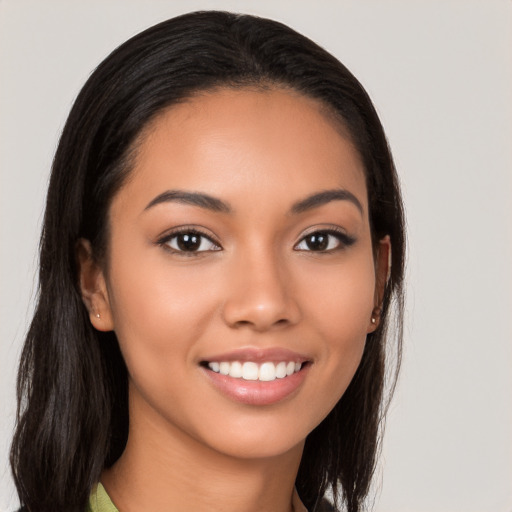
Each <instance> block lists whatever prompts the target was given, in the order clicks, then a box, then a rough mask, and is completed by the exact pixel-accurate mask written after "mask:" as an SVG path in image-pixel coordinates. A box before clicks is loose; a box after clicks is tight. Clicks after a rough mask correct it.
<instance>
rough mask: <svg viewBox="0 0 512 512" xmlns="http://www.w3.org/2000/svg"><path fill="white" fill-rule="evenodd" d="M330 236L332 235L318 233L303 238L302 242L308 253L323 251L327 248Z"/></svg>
mask: <svg viewBox="0 0 512 512" xmlns="http://www.w3.org/2000/svg"><path fill="white" fill-rule="evenodd" d="M330 236H332V235H329V234H328V233H322V232H318V233H313V234H312V235H309V236H307V237H306V238H304V241H305V242H306V245H307V247H308V249H309V250H310V251H325V250H326V249H327V248H328V247H329V237H330Z"/></svg>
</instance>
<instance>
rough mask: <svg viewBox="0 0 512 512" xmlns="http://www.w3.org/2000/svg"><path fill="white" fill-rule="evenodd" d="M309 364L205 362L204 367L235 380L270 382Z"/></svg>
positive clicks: (283, 377) (288, 362) (285, 362)
mask: <svg viewBox="0 0 512 512" xmlns="http://www.w3.org/2000/svg"><path fill="white" fill-rule="evenodd" d="M306 364H307V363H297V362H295V361H280V362H277V363H275V362H273V361H264V362H262V363H256V362H253V361H244V362H241V361H203V362H202V363H201V365H202V366H204V367H205V368H207V369H208V370H211V371H212V372H215V373H219V374H220V375H226V376H228V377H232V378H234V379H240V380H245V381H259V382H270V381H273V380H276V379H285V378H286V377H290V376H291V375H294V374H295V373H298V372H300V371H301V369H302V368H303V367H304V366H305V365H306Z"/></svg>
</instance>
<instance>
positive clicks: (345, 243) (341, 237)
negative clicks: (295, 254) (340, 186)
mask: <svg viewBox="0 0 512 512" xmlns="http://www.w3.org/2000/svg"><path fill="white" fill-rule="evenodd" d="M180 235H190V236H191V237H194V236H195V237H198V238H199V239H200V241H199V248H200V247H201V245H203V243H204V240H207V241H208V242H209V243H210V244H212V245H213V246H215V248H214V249H206V250H202V251H198V250H189V251H187V250H182V249H179V248H175V247H171V246H170V242H171V241H172V240H173V239H175V238H177V237H179V236H180ZM314 235H316V236H317V237H318V236H320V235H323V236H328V237H334V238H335V239H337V242H338V245H337V247H334V248H332V247H331V248H327V249H322V250H317V251H315V250H313V249H297V247H298V246H300V245H301V244H306V245H307V242H306V239H308V237H312V236H314ZM355 242H356V239H355V238H353V237H351V236H349V235H347V234H346V233H345V232H344V231H342V230H341V229H336V228H328V229H317V230H315V231H312V232H311V233H308V234H307V235H305V236H303V237H302V238H301V240H300V241H299V243H297V244H296V245H295V246H294V250H296V251H304V252H312V253H319V254H329V253H332V252H336V251H340V250H343V249H345V248H347V247H350V246H351V245H353V244H354V243H355ZM327 243H328V246H329V245H330V241H329V240H328V241H327ZM157 244H158V245H160V246H162V247H164V248H165V249H166V250H168V251H170V252H172V253H174V254H179V255H183V256H197V255H198V254H201V253H204V252H216V251H220V250H222V247H221V246H220V245H219V244H218V243H217V242H215V240H213V239H212V237H211V236H209V235H207V234H206V233H203V232H202V231H200V230H198V229H197V228H189V227H186V226H184V227H182V228H178V229H176V230H173V231H172V232H170V233H167V234H166V235H164V236H163V237H161V238H160V239H159V240H157Z"/></svg>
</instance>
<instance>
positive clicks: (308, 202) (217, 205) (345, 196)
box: [144, 188, 363, 215]
mask: <svg viewBox="0 0 512 512" xmlns="http://www.w3.org/2000/svg"><path fill="white" fill-rule="evenodd" d="M332 201H349V202H351V203H352V204H354V205H355V206H356V207H357V209H358V210H359V211H360V212H361V214H362V213H363V206H362V205H361V202H360V201H359V199H357V197H356V196H355V195H354V194H352V192H349V191H348V190H345V189H341V188H340V189H332V190H324V191H322V192H317V193H315V194H313V195H311V196H308V197H306V198H305V199H301V200H300V201H298V202H296V203H295V204H293V206H292V207H291V208H290V213H292V214H295V215H297V214H299V213H304V212H306V211H308V210H312V209H314V208H318V207H320V206H323V205H325V204H327V203H330V202H332ZM168 202H176V203H181V204H188V205H192V206H199V207H200V208H205V209H206V210H210V211H213V212H220V213H232V212H233V209H232V208H231V206H230V205H229V204H228V203H226V202H224V201H222V200H221V199H218V198H217V197H213V196H210V195H208V194H204V193H201V192H186V191H184V190H167V191H165V192H163V193H162V194H159V195H158V196H156V197H155V198H154V199H152V200H151V201H150V202H149V204H148V205H147V206H146V208H144V211H146V210H149V209H150V208H152V207H153V206H156V205H158V204H162V203H168Z"/></svg>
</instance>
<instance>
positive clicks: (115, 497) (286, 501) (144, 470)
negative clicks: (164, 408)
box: [102, 411, 303, 512]
mask: <svg viewBox="0 0 512 512" xmlns="http://www.w3.org/2000/svg"><path fill="white" fill-rule="evenodd" d="M146 412H147V411H146ZM131 416H132V415H131ZM137 418H138V421H135V418H132V417H131V418H130V434H129V437H128V442H127V445H126V448H125V451H124V452H123V454H122V456H121V457H120V459H119V460H118V461H117V462H116V463H115V464H114V466H112V468H110V469H108V470H106V471H105V472H104V473H103V475H102V483H103V485H104V486H105V488H106V490H107V492H108V494H109V495H110V497H111V499H112V501H113V502H114V504H115V505H116V507H117V508H118V510H119V511H120V512H136V511H140V510H151V511H154V512H174V511H181V510H189V509H190V506H191V504H193V508H194V511H196V512H203V511H204V512H206V511H211V510H223V511H225V512H235V511H236V512H239V511H241V510H243V511H245V512H258V511H261V510H266V511H272V512H290V511H292V510H293V507H292V495H293V490H294V484H295V477H296V474H297V471H298V467H299V464H300V459H301V456H302V450H303V443H301V444H300V445H298V446H295V447H294V448H292V449H291V450H289V451H288V452H286V453H283V454H279V455H277V456H273V457H265V458H242V457H233V456H229V455H226V454H223V453H219V452H218V451H215V450H214V449H212V448H210V447H208V446H205V445H204V444H202V443H201V442H200V441H198V440H196V439H194V438H193V437H191V436H189V435H188V434H187V433H184V432H183V431H181V430H179V429H177V428H176V427H174V428H173V427H170V426H169V425H168V424H167V425H165V426H164V425H161V424H158V422H155V421H154V418H151V414H145V415H140V414H138V415H137ZM141 418H142V419H141Z"/></svg>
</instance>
